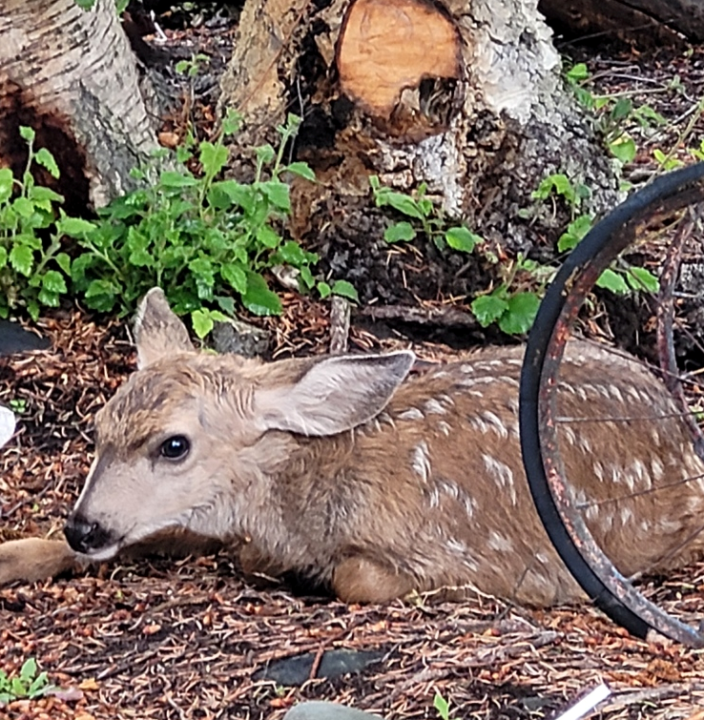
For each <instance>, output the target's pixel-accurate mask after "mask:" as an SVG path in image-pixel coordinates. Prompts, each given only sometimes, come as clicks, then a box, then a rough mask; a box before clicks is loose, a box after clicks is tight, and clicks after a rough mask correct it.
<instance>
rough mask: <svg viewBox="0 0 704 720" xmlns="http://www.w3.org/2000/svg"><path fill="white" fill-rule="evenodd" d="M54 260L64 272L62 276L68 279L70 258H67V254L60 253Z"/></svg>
mask: <svg viewBox="0 0 704 720" xmlns="http://www.w3.org/2000/svg"><path fill="white" fill-rule="evenodd" d="M54 260H56V264H57V265H58V266H59V267H60V268H61V269H62V270H63V271H64V274H65V275H67V276H69V277H70V276H71V258H70V257H69V255H68V253H65V252H60V253H58V254H57V255H56V257H55V258H54Z"/></svg>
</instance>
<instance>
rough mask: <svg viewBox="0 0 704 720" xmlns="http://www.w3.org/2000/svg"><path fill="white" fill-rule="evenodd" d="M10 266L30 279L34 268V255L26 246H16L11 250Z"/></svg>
mask: <svg viewBox="0 0 704 720" xmlns="http://www.w3.org/2000/svg"><path fill="white" fill-rule="evenodd" d="M10 265H12V268H13V269H14V270H16V271H17V272H18V273H20V274H21V275H24V276H25V277H29V276H30V275H31V274H32V268H33V267H34V254H33V253H32V251H31V250H30V249H29V248H28V247H27V246H26V245H15V246H14V247H13V248H12V250H10Z"/></svg>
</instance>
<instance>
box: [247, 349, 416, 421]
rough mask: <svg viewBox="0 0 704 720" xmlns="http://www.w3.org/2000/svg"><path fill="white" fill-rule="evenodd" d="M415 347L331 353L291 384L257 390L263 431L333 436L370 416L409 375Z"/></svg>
mask: <svg viewBox="0 0 704 720" xmlns="http://www.w3.org/2000/svg"><path fill="white" fill-rule="evenodd" d="M414 360H415V356H414V354H413V353H412V352H406V351H403V352H396V353H391V354H389V355H360V356H352V357H331V358H326V359H324V360H321V361H320V362H318V363H316V364H315V365H313V367H311V368H310V369H309V370H308V371H307V372H306V373H305V374H304V375H303V376H302V377H300V378H299V379H298V380H297V381H295V382H293V383H292V384H285V383H284V384H278V385H277V386H275V387H270V388H267V387H264V388H261V389H260V390H258V391H257V393H256V395H255V400H254V408H255V413H256V416H255V422H256V423H257V424H258V425H259V427H260V429H262V430H288V431H290V432H295V433H300V434H302V435H335V434H336V433H339V432H344V431H345V430H350V429H351V428H353V427H356V426H357V425H361V424H362V423H365V422H367V420H371V419H372V418H373V417H374V416H375V415H377V414H378V413H380V412H381V411H382V410H383V409H384V408H385V407H386V405H387V403H388V402H389V400H390V399H391V397H392V396H393V394H394V392H396V389H397V388H398V386H399V385H400V384H401V383H402V382H403V380H404V378H405V377H406V375H408V372H409V370H410V369H411V366H412V365H413V361H414Z"/></svg>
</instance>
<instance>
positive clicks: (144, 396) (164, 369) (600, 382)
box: [0, 294, 704, 605]
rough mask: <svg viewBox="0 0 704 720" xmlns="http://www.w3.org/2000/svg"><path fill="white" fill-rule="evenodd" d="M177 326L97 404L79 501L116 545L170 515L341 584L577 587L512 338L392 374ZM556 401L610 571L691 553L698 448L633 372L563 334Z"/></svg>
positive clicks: (1, 576) (568, 594)
mask: <svg viewBox="0 0 704 720" xmlns="http://www.w3.org/2000/svg"><path fill="white" fill-rule="evenodd" d="M148 298H149V296H148ZM155 299H157V300H158V297H157V298H155V296H154V295H153V294H152V301H155ZM160 309H161V311H162V312H163V305H160ZM147 310H148V307H147ZM147 314H148V313H147ZM174 320H175V318H172V320H171V321H174ZM176 322H178V321H176ZM160 327H161V324H160ZM160 332H164V328H163V327H162V329H161V330H160ZM174 337H180V338H181V341H179V343H177V347H176V348H169V347H168V342H165V343H164V346H163V348H162V350H160V351H159V350H158V351H157V352H155V353H152V354H149V353H146V355H149V357H146V355H145V358H144V362H143V364H146V366H145V367H143V369H141V370H139V371H138V372H137V373H135V374H134V375H133V376H132V377H131V378H130V380H129V381H128V382H127V383H126V384H125V385H124V386H123V387H122V388H121V389H120V390H119V391H118V392H117V394H116V395H115V397H114V398H113V399H112V400H111V401H110V402H109V403H108V404H107V406H106V407H105V408H104V409H103V410H102V411H101V412H100V414H99V416H98V418H97V422H96V433H97V434H96V440H97V455H98V457H97V461H96V463H95V465H94V468H93V471H92V472H91V476H90V477H89V479H88V481H87V485H86V489H85V490H84V492H83V494H82V496H81V498H80V499H79V502H78V504H77V512H78V514H79V515H80V516H81V517H86V518H88V520H89V521H90V522H97V523H99V524H100V526H101V527H104V528H106V529H107V530H109V531H110V532H111V537H113V538H118V539H119V540H120V543H122V544H123V545H130V544H133V543H134V542H138V541H143V540H144V539H145V538H146V537H148V536H149V535H150V533H152V532H156V531H157V530H159V529H160V528H162V527H182V528H186V529H188V530H189V531H191V532H195V533H198V534H201V535H210V536H212V537H215V538H217V539H219V540H221V541H223V542H226V543H234V544H236V545H238V546H241V547H242V561H243V565H244V566H245V568H246V569H247V570H249V571H250V572H253V571H260V572H263V573H268V574H282V573H284V572H286V571H294V572H296V573H298V574H302V575H304V576H308V577H310V578H311V579H313V580H315V581H322V582H323V583H328V584H330V585H331V586H332V588H333V589H334V591H335V592H336V594H337V595H338V596H339V597H340V598H342V599H344V600H348V601H378V602H384V601H387V600H389V599H391V598H394V597H398V596H400V595H404V594H406V593H407V592H409V591H411V590H420V591H423V590H431V589H434V588H437V587H440V586H444V585H460V584H467V585H470V586H473V587H475V588H476V589H478V590H480V591H482V592H485V593H489V594H494V595H498V596H502V597H508V598H512V599H515V600H517V601H520V602H524V603H529V604H533V605H548V604H552V603H555V602H563V601H573V600H576V599H579V598H581V591H580V590H579V588H578V587H577V585H576V584H575V582H574V581H573V580H572V578H571V577H570V576H569V574H568V573H567V571H566V569H565V568H564V566H563V565H562V563H561V561H560V560H559V558H558V556H557V554H556V552H555V550H554V549H553V548H552V546H551V544H550V542H549V540H548V538H547V536H546V534H545V531H544V529H543V527H542V524H541V523H540V520H539V518H538V516H537V513H536V511H535V509H534V507H533V503H532V500H531V498H530V494H529V490H528V486H527V482H526V479H525V476H524V472H523V467H522V463H521V457H520V450H519V443H518V416H517V413H518V379H519V374H520V364H521V351H520V350H519V349H515V348H514V349H505V348H504V349H501V348H494V349H487V350H484V351H482V352H480V353H478V354H476V355H474V356H472V357H471V358H469V359H467V360H464V361H461V362H456V363H451V364H447V365H443V366H438V367H437V368H434V369H431V370H429V371H427V372H425V373H422V374H419V375H411V376H410V377H408V378H407V379H406V380H405V382H403V383H401V380H402V379H403V376H405V374H406V372H407V370H408V364H409V363H408V362H407V357H408V356H404V355H397V356H390V357H385V358H380V357H378V356H372V357H370V358H368V359H366V360H361V361H360V360H359V359H358V358H357V359H354V360H352V359H348V358H337V359H335V360H334V361H333V360H331V359H308V360H289V361H283V362H278V363H274V364H263V363H260V362H257V361H250V360H244V359H242V358H238V357H234V356H219V357H216V356H212V355H205V354H202V355H201V354H196V353H194V352H192V351H191V352H186V348H185V347H184V346H183V342H182V338H183V336H182V335H178V334H176V335H174ZM139 343H140V339H139V336H138V344H139ZM149 346H150V347H152V348H158V347H159V343H158V342H156V343H155V342H154V341H153V338H152V339H151V340H150V341H149ZM404 363H405V364H404ZM311 378H312V379H311ZM311 387H312V388H314V391H311ZM558 412H559V415H560V416H563V417H570V418H577V419H578V420H579V421H578V422H570V423H563V424H561V425H560V431H559V439H560V446H561V454H562V457H563V459H564V462H565V467H566V475H567V477H568V478H569V480H570V482H571V483H572V485H573V491H574V493H575V497H576V498H577V500H578V501H579V502H586V501H597V502H598V504H597V505H593V506H591V507H590V508H589V509H587V510H586V511H585V514H586V519H587V522H588V525H589V526H590V528H591V530H592V532H593V533H594V535H595V537H596V539H597V542H599V543H600V545H601V546H602V548H603V549H604V551H605V552H606V554H607V555H608V556H609V557H610V558H611V559H612V561H613V562H614V563H615V564H616V565H617V567H618V568H619V570H620V571H621V572H622V573H624V574H626V575H629V574H632V573H636V572H640V571H644V570H653V569H662V568H667V567H670V566H672V565H674V564H679V563H683V562H686V561H687V560H689V559H690V558H691V557H693V556H695V555H697V554H699V553H700V552H701V548H702V540H701V536H700V535H699V534H697V533H698V531H699V529H700V524H701V520H700V518H701V517H702V512H703V511H704V486H703V484H702V480H701V479H695V480H692V481H691V482H686V483H680V484H677V483H678V481H681V480H684V479H685V478H687V477H690V476H698V475H701V474H702V473H703V472H704V463H702V462H701V461H700V460H699V459H698V457H696V455H695V454H694V452H693V449H692V447H691V442H690V439H689V435H688V431H687V429H686V428H685V426H684V424H683V423H682V422H681V420H680V419H679V418H677V417H676V416H673V415H676V413H677V409H676V406H675V404H674V402H673V401H672V399H671V398H670V396H669V395H668V394H667V392H666V390H665V389H664V388H663V386H662V385H661V384H660V383H659V382H658V381H657V380H656V379H655V378H654V377H653V376H652V375H651V374H650V373H648V372H647V371H646V370H645V369H643V368H642V367H641V366H639V365H638V364H636V363H635V362H633V361H629V360H625V359H620V358H617V357H615V356H614V355H613V354H611V353H609V352H607V351H605V350H603V349H601V348H599V347H596V346H594V345H590V344H587V343H582V342H579V343H573V344H572V347H571V349H569V351H568V354H567V356H566V358H565V360H564V362H563V365H562V367H561V383H560V388H559V393H558ZM653 415H660V416H668V417H662V418H661V419H660V420H653ZM619 417H620V418H629V419H628V420H621V421H619V420H616V419H613V418H619ZM607 418H612V419H607ZM341 428H344V429H341ZM304 431H305V432H304ZM306 433H307V434H306ZM174 434H187V435H188V436H189V438H190V439H191V452H190V453H189V455H188V456H187V457H186V458H185V459H184V460H182V461H178V462H173V461H165V460H164V459H163V458H162V457H160V455H159V448H160V445H161V443H162V442H163V441H164V440H165V439H166V438H167V437H169V436H170V435H174ZM658 487H659V488H660V489H658V490H656V491H655V492H649V491H650V490H652V489H653V488H658ZM634 493H635V497H630V498H628V499H626V500H623V499H622V500H620V501H619V502H611V501H609V500H610V499H611V500H613V499H618V498H621V497H622V496H623V495H627V494H630V495H633V494H634ZM692 536H694V539H693V541H691V542H687V540H690V539H691V537H692ZM118 544H119V543H118ZM121 546H122V545H120V547H121ZM17 549H18V548H17V546H15V547H14V548H13V551H12V552H11V553H10V555H11V556H12V554H13V552H14V553H15V554H16V552H17ZM7 554H8V550H7V545H4V546H0V581H3V580H8V579H11V578H13V577H24V578H27V579H29V575H28V574H27V573H28V572H29V570H27V572H25V573H24V574H23V572H22V568H26V569H30V570H31V571H32V573H33V574H32V577H36V576H37V571H35V565H37V564H38V562H39V558H37V557H36V556H35V555H33V549H32V548H29V547H27V554H26V557H25V558H24V559H23V565H22V566H20V565H19V564H18V563H17V562H16V560H15V559H13V558H12V557H10V560H9V561H8V559H7ZM61 557H64V556H61ZM45 565H48V566H49V567H45V566H42V571H43V572H45V573H46V574H51V573H52V572H53V570H52V568H51V567H50V565H51V563H45ZM8 568H9V569H8Z"/></svg>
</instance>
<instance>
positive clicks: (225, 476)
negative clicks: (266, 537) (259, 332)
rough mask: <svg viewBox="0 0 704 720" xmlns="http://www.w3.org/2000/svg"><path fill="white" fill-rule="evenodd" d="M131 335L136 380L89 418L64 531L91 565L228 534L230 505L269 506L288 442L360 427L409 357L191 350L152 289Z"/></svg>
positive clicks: (234, 508) (232, 515) (232, 521)
mask: <svg viewBox="0 0 704 720" xmlns="http://www.w3.org/2000/svg"><path fill="white" fill-rule="evenodd" d="M135 337H136V343H137V353H138V371H137V372H136V373H134V374H133V375H132V376H131V378H130V379H129V380H128V382H127V383H125V385H124V386H123V387H121V388H120V389H119V390H118V392H117V393H116V394H115V396H114V397H113V398H112V399H111V400H110V401H109V402H108V403H107V405H106V406H105V407H104V408H103V409H102V410H101V411H100V412H99V413H98V416H97V417H96V458H95V461H94V463H93V466H92V468H91V471H90V474H89V476H88V478H87V480H86V484H85V487H84V489H83V492H82V493H81V496H80V497H79V499H78V502H77V504H76V507H75V509H74V511H73V513H72V514H71V517H70V518H69V520H68V522H67V524H66V529H65V533H66V537H67V539H68V541H69V543H70V544H71V546H72V547H73V549H74V550H76V551H77V552H81V553H84V554H86V555H89V556H91V557H93V558H95V559H107V558H109V557H111V556H113V555H114V554H115V553H116V552H118V551H119V550H120V549H121V548H122V547H125V546H128V545H132V544H134V543H136V542H139V541H140V540H143V539H144V538H146V537H148V536H150V535H153V534H155V533H157V532H159V531H161V530H163V529H165V528H184V529H188V530H192V531H194V532H197V533H199V534H201V535H206V536H210V537H217V538H227V537H228V536H230V535H236V534H237V528H238V518H237V517H236V515H237V512H238V508H242V507H244V506H245V505H246V504H247V503H250V502H252V503H255V502H256V503H261V502H266V497H263V496H265V495H266V492H267V484H266V469H267V466H268V465H270V464H271V463H272V462H276V463H278V464H279V465H280V464H281V462H282V460H283V458H282V454H284V453H285V447H286V442H285V439H286V438H287V437H288V435H287V434H286V433H296V434H301V435H307V436H327V435H334V434H337V433H340V432H345V431H347V430H350V429H352V428H354V427H356V426H357V425H360V424H362V423H365V422H367V421H368V420H370V419H372V418H373V417H374V416H375V415H377V414H378V413H379V412H381V411H382V410H383V408H384V407H385V406H386V404H387V403H388V402H389V400H390V399H391V397H392V395H393V394H394V392H395V390H396V388H397V387H398V386H399V385H400V383H401V382H402V381H403V379H404V378H405V377H406V375H407V373H408V371H409V369H410V367H411V365H412V363H413V354H412V353H410V352H398V353H393V354H390V355H371V356H358V357H324V358H317V359H316V358H313V359H304V360H286V361H282V362H277V363H271V364H265V363H261V362H258V361H255V360H247V359H244V358H239V357H237V356H233V355H229V356H215V355H209V354H206V353H198V352H196V351H195V350H194V348H193V346H192V345H191V343H190V340H189V338H188V333H187V331H186V328H185V327H184V325H183V324H182V323H181V321H180V320H179V319H178V318H177V317H176V315H175V314H174V313H173V312H172V311H171V309H170V308H169V306H168V304H167V302H166V299H165V297H164V294H163V292H162V291H161V290H160V289H158V288H154V289H152V290H151V291H150V292H149V293H148V294H147V295H146V297H145V298H144V300H143V301H142V304H141V306H140V310H139V313H138V316H137V321H136V324H135Z"/></svg>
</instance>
